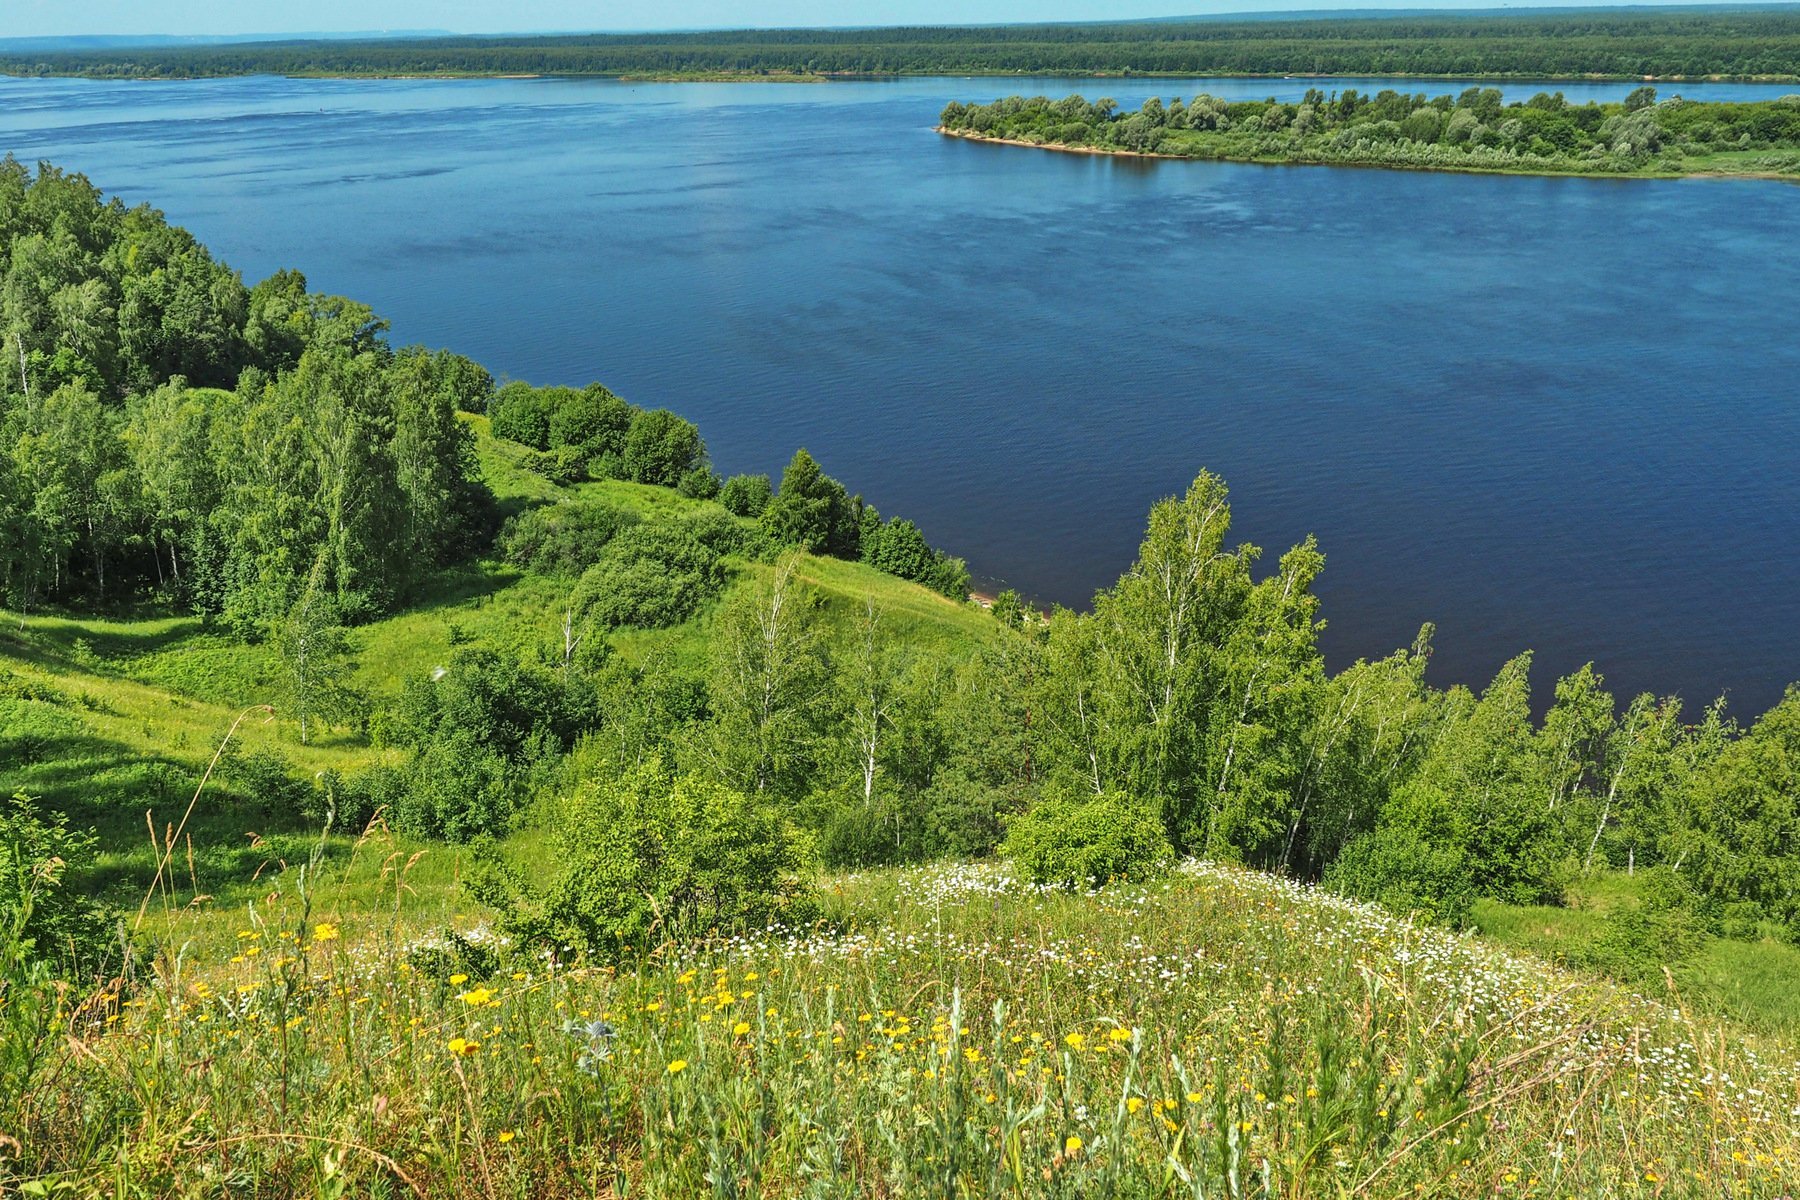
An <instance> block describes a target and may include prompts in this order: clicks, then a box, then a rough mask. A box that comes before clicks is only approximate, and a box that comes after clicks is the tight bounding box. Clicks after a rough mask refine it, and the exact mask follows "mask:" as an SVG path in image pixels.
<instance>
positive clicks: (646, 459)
mask: <svg viewBox="0 0 1800 1200" xmlns="http://www.w3.org/2000/svg"><path fill="white" fill-rule="evenodd" d="M705 462H706V447H705V445H704V444H702V443H701V441H700V431H699V430H698V429H696V428H694V425H693V423H692V422H691V421H686V420H683V419H682V418H681V417H678V416H676V415H675V414H674V413H672V412H670V411H669V410H668V409H666V408H653V409H650V410H648V411H645V412H640V413H638V414H637V415H636V416H634V417H632V418H631V426H630V428H629V429H627V430H626V433H625V449H624V454H623V467H624V477H625V478H626V479H629V480H632V481H633V482H636V483H654V484H658V485H660V486H662V487H674V486H675V485H676V484H678V483H680V482H681V481H682V479H683V477H685V476H686V475H687V474H688V472H690V471H692V470H694V469H695V468H696V467H699V466H701V465H703V464H704V463H705Z"/></svg>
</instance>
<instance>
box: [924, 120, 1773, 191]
mask: <svg viewBox="0 0 1800 1200" xmlns="http://www.w3.org/2000/svg"><path fill="white" fill-rule="evenodd" d="M932 132H934V133H939V134H942V135H943V136H944V137H951V138H960V139H961V140H963V141H965V142H980V143H984V144H986V145H990V146H1020V147H1023V148H1024V149H1027V150H1052V151H1055V152H1056V153H1058V154H1091V155H1098V156H1101V157H1106V158H1147V159H1165V160H1167V161H1170V162H1210V163H1237V164H1239V165H1241V166H1246V167H1349V168H1353V169H1361V170H1365V171H1422V172H1435V173H1437V174H1443V175H1525V176H1532V177H1534V178H1539V179H1766V180H1773V181H1774V182H1776V183H1796V184H1800V175H1784V174H1782V173H1781V172H1779V171H1630V172H1622V171H1546V170H1533V169H1531V168H1530V167H1519V168H1516V169H1515V168H1510V167H1482V166H1467V167H1457V166H1434V165H1426V164H1421V163H1403V162H1392V163H1381V162H1330V161H1326V160H1321V159H1316V158H1293V159H1274V158H1241V157H1229V156H1226V157H1220V158H1212V157H1208V156H1205V155H1199V154H1162V153H1159V152H1157V151H1155V150H1126V149H1123V148H1120V147H1117V146H1076V145H1071V144H1069V143H1067V142H1028V141H1025V140H1024V139H1022V138H1003V137H993V136H991V135H989V134H984V133H975V132H971V131H969V130H964V129H950V128H947V127H945V126H943V125H934V126H932Z"/></svg>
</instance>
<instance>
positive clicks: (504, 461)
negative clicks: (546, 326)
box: [0, 415, 1006, 938]
mask: <svg viewBox="0 0 1800 1200" xmlns="http://www.w3.org/2000/svg"><path fill="white" fill-rule="evenodd" d="M465 420H466V421H467V422H468V424H469V425H470V426H471V428H472V429H473V430H475V432H476V437H477V442H476V446H477V450H478V453H479V456H480V461H481V470H482V476H483V478H484V479H485V480H486V481H487V482H488V483H489V486H490V487H491V488H492V489H493V491H494V494H495V497H496V498H497V499H498V500H499V501H500V503H501V505H502V507H503V508H504V509H506V510H507V511H513V512H516V511H521V510H523V509H525V508H529V507H532V506H537V505H545V504H555V503H557V502H559V501H567V500H573V499H584V500H603V501H605V502H608V503H610V504H614V505H618V506H621V507H624V508H628V509H630V510H632V511H636V512H639V513H643V514H645V515H651V514H658V513H665V514H666V513H678V512H689V511H696V510H700V509H716V507H717V506H716V505H713V504H711V503H710V502H706V501H698V500H689V499H685V498H683V497H681V496H679V495H677V494H676V493H675V491H674V490H673V489H670V488H665V487H655V486H649V485H644V484H634V483H629V482H625V481H621V480H604V481H598V482H594V481H586V482H581V483H577V484H573V485H568V486H559V485H557V484H553V483H550V482H548V481H547V480H545V479H544V478H543V477H542V476H540V475H537V474H534V473H532V472H530V471H528V470H525V469H523V468H522V467H520V466H518V465H517V464H518V461H519V460H520V458H521V457H522V456H523V455H524V454H526V453H528V452H527V451H525V449H524V448H523V447H521V446H518V445H516V444H509V443H503V442H498V441H496V440H495V439H494V438H492V437H491V436H490V435H489V434H488V432H487V420H486V418H485V417H481V416H475V415H466V416H465ZM772 569H773V568H772V567H771V566H770V565H769V564H767V563H760V562H752V561H747V560H737V561H735V562H733V563H731V564H730V567H729V570H730V573H731V580H732V581H731V584H730V585H729V588H728V590H727V592H726V594H725V595H726V597H728V596H729V595H730V594H732V592H733V591H736V590H741V589H743V588H745V587H748V586H750V585H751V584H752V583H753V582H754V581H755V580H757V579H760V578H763V577H766V576H767V574H768V573H769V572H770V571H771V570H772ZM799 578H800V579H801V581H802V582H803V583H804V584H805V585H806V586H807V587H808V588H810V589H812V590H813V591H814V592H815V593H816V594H817V596H818V599H819V603H820V606H821V615H822V618H823V620H824V621H825V622H826V623H827V624H828V625H833V624H843V623H846V622H848V621H849V620H850V618H851V615H852V614H853V613H854V611H855V610H856V609H857V608H858V607H859V606H861V605H862V604H863V603H864V602H865V601H866V600H870V599H872V600H873V601H874V603H875V604H877V605H878V606H879V607H880V608H881V609H882V610H883V611H884V612H885V613H886V614H888V617H889V619H890V620H891V621H892V622H893V625H894V629H895V633H896V635H897V636H901V637H904V638H905V639H906V640H907V641H908V642H909V643H911V644H913V645H915V646H918V647H921V648H923V649H925V650H928V651H929V652H931V653H940V652H942V653H949V652H950V651H951V650H952V648H953V647H955V646H957V645H959V644H960V645H965V646H966V645H970V644H980V643H982V642H984V641H994V640H997V639H1000V638H1002V637H1004V636H1006V631H1005V630H1004V629H1003V628H1002V627H1001V626H999V625H998V624H996V623H995V622H994V621H993V620H992V618H990V617H988V616H987V615H986V614H985V613H984V612H983V611H982V610H981V609H980V608H978V607H976V606H974V605H972V604H957V603H955V602H953V601H951V600H948V599H946V598H945V597H943V596H941V595H939V594H937V593H935V592H931V591H928V590H927V589H925V588H923V587H921V586H919V585H918V584H914V583H908V582H907V581H905V580H902V579H896V578H894V577H893V576H891V575H888V574H886V573H884V572H882V571H878V570H876V569H874V568H872V567H868V566H864V565H862V564H860V563H853V562H843V561H841V560H837V559H831V558H824V557H819V556H814V555H808V556H806V558H805V560H804V564H803V566H802V568H801V570H800V572H799ZM567 592H568V584H567V583H566V581H565V582H558V581H556V580H552V579H545V578H541V577H536V576H532V575H528V574H526V573H524V572H521V571H518V570H516V569H514V568H511V567H508V566H507V565H505V564H504V563H502V562H498V561H495V560H492V559H482V560H478V561H474V562H470V563H467V564H463V565H459V566H456V567H452V568H448V569H446V570H444V571H442V572H441V573H440V574H439V575H438V576H437V577H436V578H435V579H434V580H433V581H432V583H431V585H430V587H429V588H428V589H427V590H426V592H425V594H424V595H422V596H421V597H420V598H419V599H418V601H417V602H415V603H413V604H411V605H409V606H408V607H407V608H406V609H405V610H404V611H401V612H398V613H396V614H394V615H393V616H390V617H386V618H383V619H381V620H378V621H374V622H371V623H369V624H367V625H363V626H359V627H357V628H356V629H355V630H354V631H353V634H352V643H353V653H354V657H355V661H356V664H357V666H356V671H355V673H354V676H353V680H352V682H353V684H354V686H355V687H356V688H357V690H358V691H360V692H361V693H363V694H364V695H365V696H366V697H367V698H368V701H369V703H370V704H371V706H373V707H377V708H379V707H381V706H382V705H384V704H387V703H391V702H392V701H393V700H394V699H395V698H396V697H397V695H398V693H399V690H400V687H401V684H402V682H403V681H404V680H405V679H407V678H408V677H424V676H426V675H428V674H429V673H430V672H431V671H432V670H433V669H434V668H436V667H438V666H440V665H442V664H444V663H445V662H447V661H449V659H450V656H451V654H452V653H453V652H454V651H455V650H456V649H457V647H459V646H480V647H486V648H490V649H495V650H498V651H500V652H502V653H504V654H506V655H509V656H516V657H525V656H529V655H530V654H532V653H534V652H535V651H537V650H538V649H539V647H541V646H549V645H550V644H551V642H552V641H553V640H554V639H555V638H556V637H557V636H558V632H557V631H558V624H559V622H560V619H561V613H562V607H561V606H562V604H563V601H564V599H565V598H566V595H567ZM722 599H723V598H722ZM708 611H709V612H710V609H709V610H708ZM706 618H707V613H702V614H700V615H699V616H697V617H695V618H693V619H692V620H689V621H687V622H686V623H684V624H682V625H680V626H678V627H675V628H672V629H665V630H653V631H643V632H630V631H627V632H625V633H623V634H622V635H620V636H618V637H617V638H616V639H615V641H616V644H617V646H618V649H619V651H620V653H621V654H622V655H623V656H625V657H626V658H630V659H635V658H641V657H642V656H643V655H645V654H646V653H649V652H651V651H652V650H655V651H659V652H662V653H665V654H670V655H673V656H675V657H676V658H677V659H679V660H685V661H688V662H690V663H698V662H701V661H703V660H704V658H705V639H706ZM285 686H286V685H285V684H284V682H283V679H282V666H281V663H280V661H279V656H278V655H277V653H276V651H275V649H274V648H273V647H272V646H270V645H268V644H267V643H262V644H248V645H247V644H246V643H245V642H244V641H243V640H242V639H240V638H237V637H235V636H232V635H231V634H229V633H226V632H224V631H222V630H219V629H217V628H216V627H215V626H213V625H211V624H210V623H208V622H206V621H203V620H202V619H201V618H199V617H169V616H156V617H148V618H145V619H142V620H125V619H113V618H103V617H78V616H70V615H40V616H32V617H28V618H25V619H23V620H17V619H15V620H9V621H7V622H6V623H5V624H4V625H0V726H3V727H4V729H5V737H4V743H0V744H3V745H4V748H5V750H6V753H5V754H3V755H0V794H8V795H9V794H12V793H15V792H23V793H26V794H29V795H31V796H33V797H36V798H38V799H39V800H41V801H43V802H44V803H45V804H47V805H49V806H51V807H53V808H55V809H58V810H60V811H63V812H65V813H67V814H69V815H70V817H71V818H72V819H73V820H74V821H75V822H77V823H78V824H80V825H91V826H93V827H94V828H95V829H96V830H97V831H98V832H99V834H100V838H101V844H102V847H103V849H102V851H101V853H100V854H99V856H98V859H97V862H96V865H95V868H94V875H93V878H92V879H91V880H90V881H88V882H91V883H92V884H93V885H94V886H95V887H96V888H98V889H99V890H101V891H103V892H105V893H107V894H109V895H111V896H112V897H113V898H114V899H116V900H118V901H120V902H122V903H125V904H127V906H128V907H130V908H132V909H134V910H135V908H136V907H137V905H138V902H139V901H140V900H141V899H142V897H143V895H144V893H145V890H146V889H147V888H148V887H149V886H150V884H151V881H152V880H153V879H154V878H155V876H156V864H157V861H158V857H159V856H158V853H157V851H156V849H155V848H154V847H153V844H152V842H151V827H152V826H154V828H155V829H156V830H157V831H158V833H159V835H160V836H162V837H163V838H166V837H167V836H168V831H169V830H170V829H171V828H172V827H175V826H181V829H182V838H181V842H180V845H179V847H178V850H179V853H178V854H177V856H176V857H177V859H178V860H179V866H180V869H179V870H178V871H177V875H178V876H179V878H178V880H177V882H178V884H179V888H178V892H179V899H180V907H181V910H182V911H183V912H184V914H185V916H186V918H187V921H188V923H187V924H186V925H184V929H186V930H187V931H188V932H187V934H186V936H199V937H203V938H204V937H209V936H211V935H212V934H214V933H215V932H216V931H218V930H223V929H225V928H226V927H228V926H230V927H232V928H235V923H236V922H237V921H238V919H239V918H238V916H236V915H235V912H236V910H239V909H241V907H242V905H243V904H244V903H246V902H248V901H249V900H251V899H253V898H255V897H257V896H259V895H261V894H262V893H263V891H264V890H265V885H266V884H267V882H268V881H269V879H270V872H271V871H272V870H279V868H280V866H281V865H282V864H283V863H288V864H296V865H297V864H299V863H301V862H305V861H307V860H308V859H309V857H310V856H311V855H312V854H313V853H314V852H315V850H316V849H317V848H318V846H317V843H318V836H319V830H318V825H317V822H316V821H308V820H306V819H304V818H303V817H302V816H301V814H299V813H298V812H296V811H294V809H293V808H292V806H291V805H283V804H282V803H281V802H280V801H279V800H276V801H274V802H271V801H270V800H269V799H268V798H267V797H265V796H259V795H257V794H256V792H255V788H254V784H253V782H251V781H248V780H245V779H243V778H239V777H237V776H234V775H233V773H232V772H231V771H230V769H229V768H227V769H226V770H225V771H223V772H221V773H220V774H219V775H217V776H216V777H215V779H214V780H213V781H212V782H211V783H210V784H209V786H208V787H207V789H206V791H205V792H204V794H202V796H201V798H200V801H199V802H198V803H197V804H196V805H195V807H194V811H193V814H192V816H191V818H190V819H189V820H187V821H186V822H185V824H183V822H182V817H183V813H184V811H185V810H186V808H187V805H188V802H189V801H190V799H191V798H192V797H193V795H194V792H195V788H196V786H197V785H198V783H199V781H200V778H201V776H202V774H203V773H204V772H205V770H206V767H207V765H208V763H209V761H210V760H211V759H212V756H213V754H214V753H215V751H217V750H218V749H219V746H220V744H221V742H222V741H223V740H224V738H225V735H226V733H227V732H228V731H231V730H232V729H233V724H234V722H237V721H238V719H239V718H240V717H243V718H244V719H243V721H242V723H241V724H238V725H237V726H236V730H235V732H234V733H233V734H232V737H231V743H230V746H231V749H233V750H235V751H238V752H239V755H240V757H241V756H243V755H246V754H247V755H249V756H250V757H253V758H254V757H256V756H258V755H265V756H279V759H280V761H281V763H282V765H284V766H285V767H286V768H287V769H288V773H289V774H291V775H292V776H294V777H295V779H296V781H304V780H308V779H311V778H313V777H314V776H315V775H316V774H317V773H318V772H321V771H326V770H332V771H336V772H338V773H340V774H344V775H350V774H353V773H355V772H357V771H360V770H363V769H366V768H368V767H370V766H373V765H376V764H383V763H387V764H392V763H395V762H397V761H399V760H400V759H402V758H403V757H404V756H405V752H404V751H403V750H400V749H397V748H394V747H383V746H380V745H377V744H374V743H372V741H371V739H370V737H369V736H368V735H367V734H366V733H359V732H358V731H356V730H354V729H353V728H350V727H347V726H338V727H332V728H328V729H326V730H325V731H324V732H323V733H320V734H318V735H316V736H314V737H313V738H312V740H311V743H310V744H307V745H303V744H301V741H300V735H299V727H298V723H297V721H296V720H295V719H294V716H293V713H292V711H291V708H289V707H288V706H287V705H286V704H285V702H284V701H285V693H284V688H285ZM259 706H272V709H273V711H272V712H265V711H262V710H261V709H260V708H259ZM246 714H247V715H246ZM147 814H148V815H147ZM360 832H361V830H360V829H356V830H343V831H340V832H338V833H337V834H335V835H333V836H332V837H330V838H328V839H327V841H326V842H325V850H324V855H323V859H322V861H323V862H325V863H328V864H331V865H332V866H333V867H334V868H341V869H346V870H349V871H350V872H351V874H350V878H352V879H356V880H360V879H363V878H364V877H365V876H367V877H368V878H367V883H368V885H369V887H370V889H371V894H373V891H374V890H375V886H376V880H377V879H378V877H379V875H380V868H381V864H380V863H375V862H370V861H368V860H367V858H366V857H364V858H360V859H359V858H357V856H355V855H353V853H352V851H353V850H354V849H355V847H356V845H357V842H356V837H355V835H356V834H358V833H360ZM190 843H191V845H192V850H193V856H192V865H193V871H192V874H191V875H190V872H189V870H188V865H189V856H188V850H189V844H190ZM396 849H397V850H399V851H402V852H404V853H406V854H408V855H410V854H412V853H414V852H416V851H424V857H423V858H422V859H421V860H420V863H419V864H418V866H417V867H416V868H415V869H414V872H413V874H412V875H411V876H410V878H409V882H410V884H411V886H412V887H413V888H414V889H415V891H417V892H418V896H419V898H420V903H416V904H413V905H409V911H410V912H412V913H413V914H414V915H415V916H417V917H419V918H420V919H421V920H422V921H426V922H427V923H428V922H429V921H430V920H441V919H445V918H448V917H449V916H451V915H452V914H453V913H454V912H455V911H456V909H457V908H459V907H462V908H467V907H468V902H467V900H466V899H460V900H459V897H458V896H457V894H456V891H455V882H456V878H457V873H458V866H457V864H458V860H459V857H460V852H459V851H458V850H457V849H456V848H454V847H443V846H439V845H429V846H428V845H427V844H426V843H424V842H420V841H417V840H409V839H399V840H398V841H397V842H396ZM195 896H206V897H208V899H207V900H205V901H204V902H203V904H202V906H201V907H199V908H197V909H189V908H187V907H186V906H187V905H189V904H191V903H192V902H193V899H194V897H195ZM156 911H157V912H159V913H160V912H162V911H163V908H162V906H161V905H159V906H158V907H157V910H156ZM205 914H216V915H215V916H213V917H211V918H210V919H196V918H205Z"/></svg>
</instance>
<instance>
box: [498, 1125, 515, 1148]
mask: <svg viewBox="0 0 1800 1200" xmlns="http://www.w3.org/2000/svg"><path fill="white" fill-rule="evenodd" d="M518 1136H519V1135H518V1134H516V1133H514V1132H513V1131H512V1130H510V1129H508V1130H507V1131H506V1132H505V1133H502V1134H501V1135H500V1144H501V1145H502V1146H504V1145H506V1143H508V1142H510V1141H512V1140H513V1139H514V1138H516V1137H518Z"/></svg>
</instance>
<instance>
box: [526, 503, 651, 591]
mask: <svg viewBox="0 0 1800 1200" xmlns="http://www.w3.org/2000/svg"><path fill="white" fill-rule="evenodd" d="M639 520H640V518H639V517H638V515H637V514H636V513H634V512H631V511H629V510H627V509H624V508H620V507H619V506H617V505H614V504H607V503H605V502H603V501H598V500H574V501H569V502H567V503H563V504H548V505H544V506H541V507H539V508H532V509H527V510H526V511H525V512H522V513H520V514H519V515H518V516H516V517H514V518H513V519H512V520H510V521H508V522H507V523H506V528H505V529H504V530H503V531H502V532H501V535H500V544H501V549H502V552H503V553H504V554H505V555H506V561H508V562H510V563H512V564H513V565H514V566H518V567H523V568H525V569H526V570H528V571H535V572H536V573H538V574H540V575H570V576H573V575H579V574H581V573H582V572H583V571H585V570H587V569H588V568H589V567H591V566H593V565H594V564H595V563H596V562H598V561H599V560H600V555H601V553H602V552H604V551H605V549H606V545H607V543H608V542H610V541H612V539H613V538H614V537H616V536H617V535H618V534H619V533H621V532H622V531H624V530H626V529H629V528H630V527H631V526H633V525H636V524H637V523H638V521H639Z"/></svg>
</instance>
